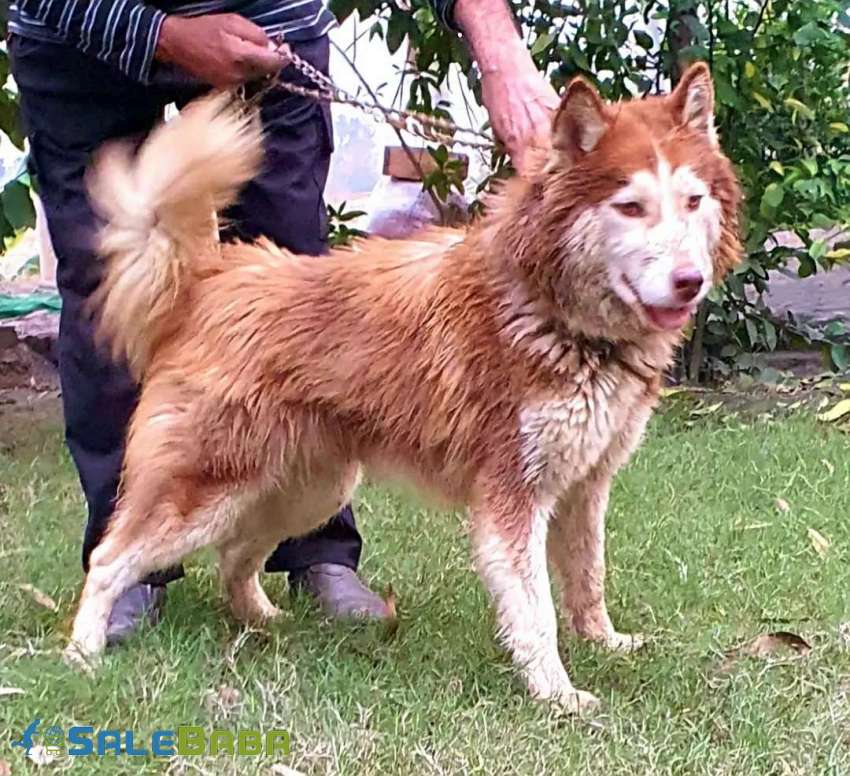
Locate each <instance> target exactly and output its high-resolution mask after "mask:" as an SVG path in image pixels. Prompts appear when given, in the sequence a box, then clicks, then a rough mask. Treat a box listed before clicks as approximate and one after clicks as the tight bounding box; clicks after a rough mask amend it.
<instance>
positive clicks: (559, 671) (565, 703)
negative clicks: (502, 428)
mask: <svg viewBox="0 0 850 776" xmlns="http://www.w3.org/2000/svg"><path fill="white" fill-rule="evenodd" d="M550 513H551V510H550V509H547V508H545V507H543V506H540V505H536V504H535V503H534V501H533V499H532V498H531V497H528V498H526V499H520V500H511V499H510V498H508V499H506V500H504V501H501V503H499V504H496V503H493V502H490V501H488V503H485V504H482V505H479V506H477V507H475V508H473V510H472V541H473V545H474V551H475V560H476V563H477V567H478V572H479V574H480V575H481V578H482V579H483V580H484V584H485V585H486V586H487V589H488V590H489V591H490V594H491V595H492V597H493V600H494V603H495V607H496V614H497V618H498V625H499V635H500V636H501V638H502V641H503V642H504V644H505V646H506V647H507V649H508V650H509V651H510V653H511V656H512V657H513V660H514V662H515V663H516V665H517V667H518V668H519V670H520V671H521V673H522V676H523V678H524V679H525V682H526V684H527V685H528V688H529V690H530V691H531V694H532V695H533V696H534V697H536V698H540V699H543V700H550V701H553V702H555V703H557V704H558V705H559V706H560V707H562V708H563V709H564V710H566V711H568V712H570V713H575V712H579V711H581V710H583V709H586V708H589V707H592V706H594V705H595V704H596V703H597V702H598V701H597V699H596V698H595V697H594V696H593V695H591V694H590V693H588V692H584V691H582V690H577V689H576V688H575V687H573V685H572V682H571V681H570V678H569V676H567V672H566V670H565V668H564V666H563V663H562V662H561V658H560V656H559V655H558V634H557V618H556V615H555V607H554V605H553V602H552V592H551V589H550V586H549V574H548V571H547V567H546V532H547V529H548V524H549V518H550Z"/></svg>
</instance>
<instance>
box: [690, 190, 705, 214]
mask: <svg viewBox="0 0 850 776" xmlns="http://www.w3.org/2000/svg"><path fill="white" fill-rule="evenodd" d="M700 202H702V194H691V196H690V197H688V210H692V211H693V210H696V209H697V208H698V207H699V203H700Z"/></svg>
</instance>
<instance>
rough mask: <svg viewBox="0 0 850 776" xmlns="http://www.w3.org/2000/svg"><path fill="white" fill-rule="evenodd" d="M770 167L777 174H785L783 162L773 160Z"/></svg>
mask: <svg viewBox="0 0 850 776" xmlns="http://www.w3.org/2000/svg"><path fill="white" fill-rule="evenodd" d="M769 167H770V169H771V170H773V171H774V172H775V173H776V174H777V175H782V176H784V175H785V168H784V167H783V166H782V162H771V163H770V165H769Z"/></svg>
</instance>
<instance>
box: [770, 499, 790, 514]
mask: <svg viewBox="0 0 850 776" xmlns="http://www.w3.org/2000/svg"><path fill="white" fill-rule="evenodd" d="M773 505H774V506H775V507H776V508H777V509H778V510H779V511H780V512H790V511H791V505H790V504H789V503H788V502H787V501H786V500H785V499H784V498H777V499H776V500H775V501H774V502H773Z"/></svg>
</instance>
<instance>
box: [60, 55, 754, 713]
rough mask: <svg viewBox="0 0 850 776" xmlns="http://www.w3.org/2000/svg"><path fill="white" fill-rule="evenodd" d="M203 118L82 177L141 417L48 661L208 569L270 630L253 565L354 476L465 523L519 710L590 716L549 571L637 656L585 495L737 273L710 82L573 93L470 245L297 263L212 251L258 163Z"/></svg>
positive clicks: (372, 246)
mask: <svg viewBox="0 0 850 776" xmlns="http://www.w3.org/2000/svg"><path fill="white" fill-rule="evenodd" d="M227 106H228V102H227V98H226V97H221V96H217V97H212V98H208V99H205V100H203V101H200V102H198V103H196V104H194V105H192V106H190V107H189V108H188V109H187V110H186V111H185V112H184V114H183V115H182V116H181V117H179V118H178V119H176V120H175V121H173V122H170V123H169V124H167V125H165V126H163V127H162V128H160V129H158V130H157V131H156V132H155V133H154V134H153V135H152V136H151V137H150V139H149V140H148V141H147V143H146V145H145V146H144V147H143V148H142V150H141V152H140V153H139V154H138V156H135V157H133V156H132V155H131V153H130V152H129V151H127V150H125V149H122V148H114V147H113V148H112V149H109V150H108V151H106V152H105V153H104V155H103V156H102V157H101V159H100V163H99V165H98V166H97V169H96V171H95V175H94V179H93V180H94V184H93V188H92V194H93V198H94V200H95V201H96V202H97V204H98V206H99V208H100V210H101V212H102V214H103V215H104V216H105V218H106V220H107V223H106V226H105V228H104V231H103V239H102V247H103V253H104V255H105V256H106V258H107V262H108V264H107V267H106V277H105V281H104V283H103V286H102V289H101V293H100V299H99V301H100V317H101V327H102V328H101V330H102V331H103V332H104V334H105V335H106V336H108V337H109V339H110V341H111V342H112V345H113V349H114V353H115V355H116V357H118V356H120V357H123V358H126V359H127V360H128V362H129V364H130V365H131V367H132V369H133V371H134V373H135V374H136V376H137V377H138V378H139V380H140V381H141V384H142V391H141V400H140V402H139V405H138V409H137V410H136V413H135V417H134V418H133V421H132V426H131V429H130V432H129V437H128V440H127V453H126V460H125V468H124V477H123V482H122V490H121V494H120V501H119V504H118V508H117V511H116V513H115V516H114V519H113V520H112V523H111V526H110V530H109V532H108V534H107V536H106V537H105V538H104V540H103V541H102V543H101V544H100V545H99V546H98V547H97V549H96V550H95V551H94V552H93V553H92V556H91V566H90V570H89V573H88V577H87V580H86V584H85V589H84V591H83V595H82V600H81V602H80V608H79V612H78V614H77V617H76V621H75V623H74V631H73V637H72V643H71V644H70V645H69V648H68V654H69V656H77V657H79V656H85V657H89V656H93V655H95V654H97V653H98V652H100V651H101V650H102V649H103V646H104V633H105V627H106V622H107V617H108V615H109V611H110V609H111V607H112V604H113V602H114V601H115V599H116V598H117V597H118V596H119V595H120V594H121V593H122V591H124V590H125V589H126V588H127V587H128V586H129V585H131V584H133V583H134V582H136V581H137V580H138V579H139V578H141V577H142V576H144V575H145V574H147V573H148V572H150V571H152V570H154V569H159V568H164V567H167V566H169V565H171V564H173V563H176V562H177V561H179V560H180V559H181V558H182V557H183V556H184V555H186V554H187V553H189V552H191V551H193V550H196V549H198V548H199V547H202V546H204V545H209V544H212V545H215V546H216V547H217V548H218V550H219V554H220V566H221V574H222V577H223V581H224V586H225V588H226V591H227V594H228V596H229V599H230V602H231V606H232V609H233V613H234V615H235V616H236V617H238V618H240V619H243V620H265V619H268V618H270V617H273V616H274V615H275V614H276V612H277V610H276V608H275V607H274V606H273V605H272V603H271V602H270V601H269V599H268V598H267V597H266V595H265V593H264V592H263V589H262V587H261V586H260V581H259V576H258V575H259V571H260V569H261V568H262V564H263V561H264V559H265V558H266V557H267V556H268V554H269V553H270V552H271V550H272V549H273V548H274V547H275V546H276V545H277V543H278V542H279V541H280V540H281V539H283V538H285V537H290V536H297V535H301V534H303V533H305V532H307V531H310V530H312V529H314V528H316V527H317V526H319V525H320V524H321V523H322V522H323V521H325V520H327V519H328V517H329V516H330V515H332V514H333V513H334V512H335V511H336V510H337V508H338V507H339V506H340V505H342V504H343V503H345V502H346V501H347V500H348V499H349V498H351V495H352V493H353V491H354V488H355V486H356V483H357V481H358V476H359V472H360V469H361V466H362V467H365V468H366V469H367V470H371V471H373V472H375V473H377V475H378V476H383V475H385V474H389V475H392V476H397V475H402V476H405V477H409V478H412V479H413V480H414V481H415V483H416V484H417V485H419V486H421V487H422V488H424V489H425V490H426V491H430V492H432V493H434V494H436V495H437V496H438V497H440V498H441V500H442V501H444V502H448V503H454V504H463V505H466V506H468V508H469V510H470V514H471V526H472V541H473V545H474V550H475V558H476V561H477V564H478V569H479V571H480V574H481V578H482V579H483V581H484V584H485V585H486V586H487V589H488V590H489V591H490V593H491V595H492V597H493V600H494V603H495V608H496V612H497V616H498V624H499V633H500V635H501V637H502V639H503V641H504V644H505V645H506V647H507V648H508V649H509V650H510V652H511V654H512V656H513V658H514V660H515V662H516V665H517V668H518V670H519V671H520V673H521V674H522V676H523V678H524V679H525V682H526V683H527V685H528V688H529V690H530V691H531V692H532V693H533V695H535V696H536V697H539V698H544V699H549V700H552V701H554V702H556V703H558V704H561V705H562V706H563V707H564V708H566V709H568V710H572V711H575V710H578V709H581V708H583V707H585V706H587V705H589V704H592V703H593V702H594V701H595V699H594V697H593V696H592V695H591V694H590V693H587V692H583V691H580V690H576V689H575V688H574V687H573V685H572V683H571V682H570V679H569V677H568V676H567V672H566V671H565V669H564V666H563V665H562V663H561V659H560V657H559V655H558V643H557V621H556V614H555V607H554V606H553V604H552V596H551V593H550V586H549V572H548V569H549V568H550V567H551V568H552V569H553V571H554V572H555V574H556V575H557V577H558V579H559V580H560V582H561V590H562V599H561V600H562V604H563V612H564V618H565V622H566V625H567V627H568V628H569V629H570V630H571V631H573V632H574V633H576V634H578V635H579V636H583V637H585V638H589V639H593V640H594V641H598V642H599V643H600V644H602V645H604V646H607V647H609V648H613V649H629V648H632V647H633V646H635V645H636V644H638V643H640V640H639V639H636V638H632V637H630V636H627V635H624V634H621V633H618V632H617V631H616V630H615V629H614V626H613V625H612V624H611V620H610V618H609V616H608V611H607V609H606V606H605V598H604V591H603V577H604V574H605V567H604V557H603V545H604V528H603V522H604V514H605V508H606V503H607V501H608V492H609V488H610V485H611V479H612V477H613V476H614V473H615V472H616V471H617V469H618V468H619V467H620V466H622V464H623V463H624V462H625V461H626V460H627V459H628V457H629V455H630V454H631V453H632V451H633V450H634V449H635V448H636V446H637V445H638V442H639V440H640V437H641V434H642V432H643V430H644V427H645V425H646V422H647V420H648V418H649V416H650V414H651V412H652V408H653V406H654V405H655V403H656V400H657V396H658V390H659V382H660V377H661V374H662V372H663V370H664V369H665V367H666V366H667V365H668V364H669V362H670V359H671V355H672V353H673V349H674V346H675V345H676V342H677V341H678V339H679V337H680V331H681V328H682V327H683V326H684V324H685V323H686V322H687V320H688V318H689V316H690V315H691V313H692V312H693V311H694V308H695V307H696V306H697V304H698V303H699V302H700V300H701V299H702V298H703V297H704V296H705V294H706V293H707V291H708V289H709V288H710V286H711V284H712V283H714V282H717V281H718V280H720V278H721V277H722V276H723V274H724V273H725V272H726V271H727V270H728V269H729V268H730V267H731V266H732V265H733V264H734V263H735V262H736V261H737V260H738V258H739V252H740V246H739V242H738V219H737V209H738V202H739V189H738V185H737V183H736V180H735V176H734V174H733V172H732V167H731V165H730V163H729V161H728V160H727V159H726V157H725V156H724V155H723V153H722V152H721V150H720V148H719V146H718V142H717V137H716V134H715V131H714V125H713V90H712V84H711V79H710V75H709V71H708V69H707V68H706V67H705V66H704V65H696V66H694V67H692V68H691V69H690V70H688V71H687V73H686V74H685V75H684V77H683V78H682V80H681V82H680V83H679V85H678V87H677V88H676V90H675V91H674V92H673V93H672V94H670V95H669V96H665V97H653V98H649V99H645V100H640V101H632V102H624V103H619V104H613V105H612V104H606V103H604V102H603V101H602V100H601V99H600V97H599V96H598V94H597V92H596V91H595V90H594V89H593V88H592V87H591V86H589V85H588V84H587V83H586V82H584V81H582V80H576V81H574V82H573V83H571V84H570V86H569V88H568V89H567V90H566V93H565V94H564V96H563V100H562V102H561V105H560V108H559V110H558V112H557V115H556V116H555V118H554V122H553V127H552V147H551V151H550V152H549V153H548V155H547V157H546V158H545V159H544V160H541V163H540V165H539V167H538V169H537V171H536V172H534V173H533V174H531V175H529V176H527V177H526V178H523V179H518V180H515V181H513V182H512V183H510V184H509V185H508V186H507V187H506V189H505V191H504V192H503V193H502V194H501V195H500V196H499V197H498V198H497V201H496V202H495V203H494V204H493V206H492V208H491V209H490V212H489V214H488V215H487V217H486V218H484V219H483V220H482V221H481V223H480V224H478V225H477V226H475V227H474V228H472V229H471V230H470V231H469V232H468V233H466V234H463V233H460V232H454V231H449V230H435V231H433V232H429V233H426V234H424V235H422V236H421V237H420V238H419V239H418V240H416V241H403V242H387V241H380V240H367V241H365V242H362V243H360V244H358V245H357V246H356V248H355V249H354V250H339V251H334V252H332V253H331V254H330V255H329V256H327V257H323V258H318V259H316V258H304V257H300V256H294V255H292V254H290V253H287V252H286V251H283V250H281V249H279V248H277V247H275V246H273V245H271V244H270V243H269V242H266V241H262V240H261V241H259V242H258V243H255V244H250V245H249V244H235V245H221V244H219V243H218V242H217V241H216V240H215V239H213V238H212V237H211V235H212V234H213V231H214V230H213V227H212V224H213V218H212V211H213V209H214V208H217V209H220V208H222V207H224V206H225V205H227V204H228V202H229V201H230V200H231V198H232V196H233V194H234V192H235V191H236V190H237V189H238V187H239V186H240V185H241V184H242V183H243V182H245V181H246V180H248V179H249V178H250V177H251V176H252V175H254V174H255V173H256V171H257V169H258V166H259V165H260V163H261V158H262V150H261V148H262V143H261V136H260V132H259V130H258V129H257V125H256V122H255V121H254V120H252V119H250V118H245V117H244V116H240V115H239V114H238V113H237V112H235V111H234V110H232V109H229V108H228V107H227ZM634 519H636V520H640V519H644V516H642V515H635V516H634ZM402 530H403V529H402ZM426 540H427V539H426V538H425V537H411V544H413V545H414V546H415V542H418V541H426ZM547 559H548V562H547Z"/></svg>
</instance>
